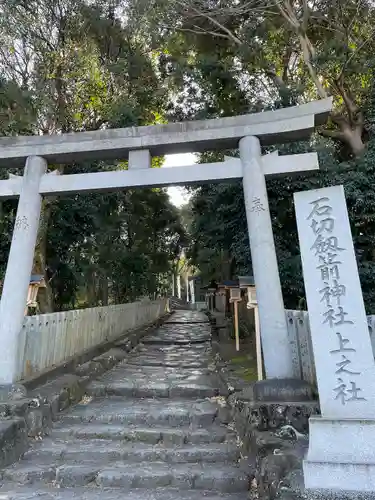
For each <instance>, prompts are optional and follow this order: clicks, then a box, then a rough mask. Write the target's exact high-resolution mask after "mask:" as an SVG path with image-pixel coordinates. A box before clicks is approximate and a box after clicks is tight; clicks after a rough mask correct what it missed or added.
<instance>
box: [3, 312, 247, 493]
mask: <svg viewBox="0 0 375 500" xmlns="http://www.w3.org/2000/svg"><path fill="white" fill-rule="evenodd" d="M219 387H220V383H219V380H218V378H217V377H216V374H215V373H214V372H213V360H212V352H211V345H210V326H209V324H208V321H207V318H206V316H205V315H204V314H203V313H199V312H193V311H176V312H175V313H174V314H173V316H171V317H170V318H169V319H168V321H167V322H166V323H164V325H163V326H161V327H160V328H159V329H158V330H157V331H156V332H155V333H153V334H151V335H149V336H147V337H145V338H144V339H143V341H142V344H140V345H139V346H138V347H137V348H136V349H134V351H133V352H132V353H131V354H130V355H129V357H128V358H127V359H126V360H125V361H123V362H122V363H121V364H119V365H117V367H115V368H114V369H112V370H111V371H109V372H107V373H106V374H105V375H104V376H102V377H101V378H100V379H98V380H96V381H93V382H91V383H90V385H89V387H88V391H87V397H85V398H84V400H83V401H81V403H80V404H78V405H77V406H75V407H74V408H71V409H70V410H69V411H67V412H65V413H63V414H61V417H60V420H59V421H58V422H56V423H55V424H54V427H53V430H52V432H51V434H50V436H49V437H48V438H44V439H43V441H42V442H40V443H38V442H37V443H36V444H35V445H34V446H33V448H32V449H30V450H29V451H28V452H27V453H26V454H25V456H24V458H23V459H22V460H21V461H20V462H19V463H17V464H15V465H13V466H11V467H8V468H7V469H5V470H4V471H3V472H2V487H1V488H0V499H1V500H5V499H7V500H12V499H14V500H16V499H17V500H27V499H30V500H31V499H35V498H39V497H40V498H42V499H44V500H52V499H55V500H56V499H61V500H69V499H72V498H80V499H83V500H85V499H86V500H114V499H116V500H117V499H118V498H122V499H125V500H199V499H202V498H208V499H210V500H220V499H221V500H245V499H246V498H247V490H248V478H247V476H246V474H244V473H243V472H242V471H241V469H240V468H239V466H238V459H239V450H238V447H237V441H236V439H237V438H236V435H235V434H234V433H233V431H231V430H229V429H228V428H227V427H226V426H225V425H224V424H222V423H221V418H220V405H219V402H220V398H218V397H217V396H218V394H219Z"/></svg>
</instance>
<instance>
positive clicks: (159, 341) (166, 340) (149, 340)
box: [142, 333, 211, 346]
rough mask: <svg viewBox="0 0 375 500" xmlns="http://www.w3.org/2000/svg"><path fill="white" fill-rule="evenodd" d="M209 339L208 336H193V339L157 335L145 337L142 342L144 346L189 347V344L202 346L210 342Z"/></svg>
mask: <svg viewBox="0 0 375 500" xmlns="http://www.w3.org/2000/svg"><path fill="white" fill-rule="evenodd" d="M210 340H211V338H210V336H208V335H195V336H194V337H186V336H185V337H180V336H177V335H176V336H170V335H161V334H160V333H157V334H155V335H149V336H147V337H145V338H144V339H143V340H142V342H143V343H144V344H155V345H163V344H165V345H172V344H176V345H183V346H187V345H191V344H203V343H205V342H207V343H208V342H210Z"/></svg>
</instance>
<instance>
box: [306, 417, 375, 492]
mask: <svg viewBox="0 0 375 500" xmlns="http://www.w3.org/2000/svg"><path fill="white" fill-rule="evenodd" d="M309 423H310V441H309V451H308V454H307V457H306V460H305V461H304V463H303V472H304V481H305V488H306V489H307V490H329V491H331V492H332V491H337V492H340V491H342V492H348V491H349V492H350V491H353V492H371V493H375V447H374V443H375V420H362V419H358V418H356V419H354V418H353V419H340V420H339V419H337V420H333V419H328V418H324V417H311V418H310V422H309Z"/></svg>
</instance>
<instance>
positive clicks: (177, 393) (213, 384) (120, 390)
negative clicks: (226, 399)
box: [86, 374, 220, 399]
mask: <svg viewBox="0 0 375 500" xmlns="http://www.w3.org/2000/svg"><path fill="white" fill-rule="evenodd" d="M194 377H195V376H194V375H192V376H191V377H186V380H185V381H184V380H182V381H180V382H178V381H173V380H171V381H168V378H167V377H160V378H159V379H158V376H157V374H156V375H155V379H154V380H153V379H144V380H137V378H130V377H127V376H126V375H124V376H123V377H116V378H117V379H118V380H116V378H115V376H114V375H112V377H111V378H112V380H108V381H107V380H105V379H104V378H103V379H101V380H95V381H93V382H91V383H90V384H88V386H87V387H86V394H88V395H89V396H94V397H103V396H123V397H127V398H174V397H177V398H195V399H203V398H211V397H214V396H218V395H219V393H220V389H219V382H218V381H217V380H215V379H214V378H213V377H212V378H213V379H212V381H211V380H209V377H202V379H203V380H201V381H200V380H199V378H197V377H196V378H197V380H196V382H194V381H193V380H194ZM189 378H190V379H191V381H189ZM113 379H114V380H113Z"/></svg>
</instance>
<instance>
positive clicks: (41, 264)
mask: <svg viewBox="0 0 375 500" xmlns="http://www.w3.org/2000/svg"><path fill="white" fill-rule="evenodd" d="M51 213H52V206H51V202H50V201H49V200H46V199H44V200H43V201H42V208H41V213H40V223H39V230H38V236H37V242H36V246H35V252H34V262H33V268H32V274H41V275H43V276H44V280H45V283H46V288H40V289H39V292H38V298H37V300H38V304H39V311H40V313H41V314H45V313H51V312H53V311H54V300H53V293H52V288H51V284H50V282H49V278H48V275H47V256H46V254H47V231H48V225H49V220H50V218H51Z"/></svg>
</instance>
